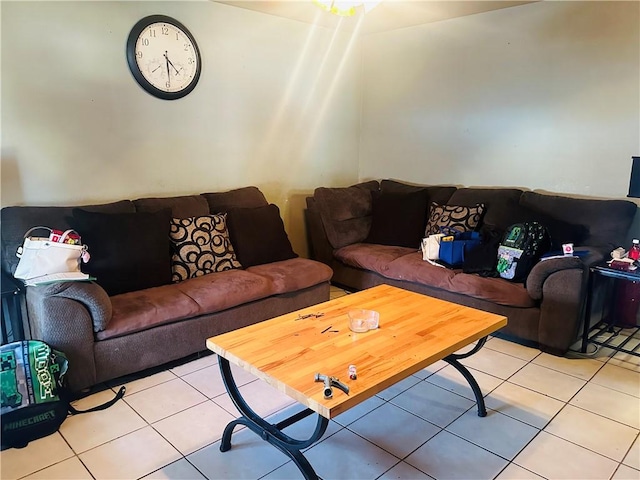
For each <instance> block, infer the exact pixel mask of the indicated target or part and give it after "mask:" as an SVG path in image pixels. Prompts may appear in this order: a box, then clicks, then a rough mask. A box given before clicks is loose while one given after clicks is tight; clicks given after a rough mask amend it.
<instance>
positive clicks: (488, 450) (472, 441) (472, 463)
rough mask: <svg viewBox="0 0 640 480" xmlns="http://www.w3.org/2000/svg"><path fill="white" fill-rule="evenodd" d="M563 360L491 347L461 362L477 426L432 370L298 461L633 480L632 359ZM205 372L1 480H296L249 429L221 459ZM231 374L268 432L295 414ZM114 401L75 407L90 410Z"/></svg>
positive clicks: (167, 386) (90, 424) (216, 385)
mask: <svg viewBox="0 0 640 480" xmlns="http://www.w3.org/2000/svg"><path fill="white" fill-rule="evenodd" d="M332 294H333V295H334V296H339V295H340V294H341V292H340V291H339V290H337V289H333V290H332ZM633 341H634V342H636V343H637V342H640V338H638V339H637V340H636V339H635V338H634V339H633ZM573 357H574V358H569V357H565V358H558V357H554V356H551V355H547V354H544V353H541V352H540V351H539V350H536V349H533V348H529V347H525V346H522V345H519V344H516V343H512V342H508V341H505V340H502V339H500V338H495V337H491V338H490V339H489V340H488V341H487V344H486V345H485V347H484V348H483V349H482V350H480V352H478V354H476V355H474V356H472V357H470V358H468V359H466V360H464V361H463V363H465V364H466V365H467V367H468V368H470V369H471V371H472V373H473V374H474V376H475V378H476V379H477V380H478V383H479V384H480V387H481V388H482V391H483V393H484V395H485V399H486V404H487V408H488V415H487V416H486V417H485V418H480V417H478V416H477V411H476V405H475V402H474V397H473V393H472V392H471V390H470V388H469V387H468V385H467V384H466V382H465V381H464V379H463V378H462V377H461V376H460V375H459V374H458V372H457V371H455V370H454V369H453V368H452V367H450V366H448V365H447V364H446V363H444V362H437V363H436V364H433V365H431V366H430V367H428V368H426V369H425V370H423V371H421V372H419V373H417V374H416V375H413V376H411V377H409V378H408V379H406V380H404V381H402V382H400V383H398V384H396V385H394V386H393V387H391V388H389V389H387V390H385V391H384V392H381V393H380V394H379V395H377V396H375V397H373V398H371V399H369V400H367V401H365V402H363V403H362V404H360V405H358V406H357V407H354V408H353V409H351V410H349V411H347V412H345V413H344V414H342V415H340V416H338V417H336V419H335V420H333V421H331V422H330V423H329V427H328V429H327V432H326V434H325V436H324V437H323V439H321V441H320V442H319V443H317V444H315V445H313V446H312V447H310V448H309V449H307V450H306V452H305V456H306V457H307V458H308V460H309V461H310V462H311V464H312V465H313V466H314V468H315V469H316V471H317V473H318V474H319V475H320V476H321V477H323V478H325V479H360V478H362V479H394V478H404V479H430V478H433V479H438V480H440V479H443V480H444V479H493V478H497V479H504V480H506V479H540V478H548V479H588V478H593V479H609V478H613V479H616V480H621V479H634V480H639V479H640V440H639V439H638V434H639V431H640V359H638V358H637V357H632V356H630V355H625V354H621V353H616V352H614V351H612V350H610V349H601V350H599V351H598V352H596V353H595V354H594V355H592V356H591V357H588V358H585V357H581V356H578V355H573ZM216 364H217V357H216V356H214V355H209V356H205V357H202V358H200V359H198V360H194V361H191V362H189V363H185V364H183V365H180V366H177V367H174V368H170V369H167V370H165V371H162V372H160V373H156V374H153V375H150V376H147V377H144V378H139V379H137V380H134V381H131V382H129V383H127V384H126V385H127V394H126V396H125V397H124V400H123V401H120V402H118V403H116V405H114V406H113V407H111V408H109V409H107V410H104V411H100V412H93V413H88V414H86V415H78V416H73V417H69V418H68V419H67V420H66V421H65V422H64V424H63V425H62V427H61V429H60V431H59V432H57V433H55V434H53V435H50V436H49V437H45V438H42V439H39V440H36V441H33V442H31V443H30V444H29V446H28V447H26V448H24V449H19V450H18V449H10V450H5V451H3V452H2V453H1V454H0V469H1V470H0V473H1V475H0V477H1V478H2V479H19V478H29V479H31V478H33V479H36V478H37V479H84V478H86V479H91V478H95V479H137V478H145V479H210V480H213V479H231V478H246V479H288V478H300V473H299V472H298V470H297V469H296V468H295V466H294V465H293V464H292V463H291V462H290V461H288V459H287V457H285V456H284V455H283V454H282V453H280V452H279V451H278V450H276V449H275V448H273V447H272V446H271V445H269V444H267V443H265V442H263V441H262V440H261V439H259V438H258V437H257V436H256V435H255V434H254V433H252V432H250V431H248V430H247V429H242V430H237V431H236V433H235V434H234V436H233V448H232V449H231V450H230V451H228V452H225V453H221V452H220V450H219V444H220V437H221V435H222V431H223V429H224V427H225V426H226V424H227V423H228V422H229V421H231V420H232V419H234V418H235V417H236V415H237V412H236V410H235V407H234V406H233V405H232V403H231V401H230V399H229V397H228V396H227V394H226V393H225V390H224V386H223V384H222V379H221V377H220V372H219V370H218V368H217V365H216ZM234 372H235V375H236V379H237V383H238V385H240V386H241V387H240V390H241V391H242V392H243V394H244V396H245V398H247V399H250V402H251V403H252V406H253V407H254V409H255V410H256V411H257V412H258V413H259V414H262V415H268V416H270V418H272V419H273V421H274V422H276V421H277V419H279V418H284V417H285V416H287V415H290V414H291V413H292V412H295V411H297V409H298V407H297V406H296V405H295V404H294V402H293V401H292V400H291V399H289V398H288V397H286V396H285V395H283V394H281V393H279V392H277V391H275V390H274V389H273V388H271V387H270V386H268V385H267V384H266V383H265V382H263V381H260V380H258V379H256V378H255V377H253V376H252V375H251V374H248V373H246V372H244V371H242V370H240V369H236V368H234ZM116 390H117V389H116V386H115V385H114V386H113V387H112V388H111V389H108V390H106V391H102V392H99V393H95V394H93V395H91V396H89V397H86V398H84V399H82V400H79V401H78V402H76V406H77V407H79V408H87V407H89V406H91V405H95V404H99V403H102V402H104V401H105V400H106V399H108V398H110V397H112V396H113V394H114V393H115V391H116ZM314 425H315V422H314V420H313V417H308V418H307V419H305V420H304V421H302V422H300V423H298V424H296V425H293V426H291V427H289V428H288V430H287V432H288V433H289V434H290V435H292V436H298V437H300V438H302V437H305V436H308V435H309V434H310V433H311V431H312V429H313V427H314Z"/></svg>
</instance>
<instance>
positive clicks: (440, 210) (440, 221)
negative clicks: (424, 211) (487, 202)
mask: <svg viewBox="0 0 640 480" xmlns="http://www.w3.org/2000/svg"><path fill="white" fill-rule="evenodd" d="M484 208H485V206H484V203H478V204H476V206H475V207H462V206H458V205H439V204H437V203H435V202H432V203H431V211H430V212H429V221H428V222H427V228H426V229H425V232H424V235H425V237H427V236H429V235H433V234H434V233H440V227H450V228H454V229H456V230H458V231H460V232H469V231H473V230H474V229H475V228H476V227H477V226H478V223H480V218H481V217H482V214H483V213H484Z"/></svg>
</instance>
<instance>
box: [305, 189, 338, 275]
mask: <svg viewBox="0 0 640 480" xmlns="http://www.w3.org/2000/svg"><path fill="white" fill-rule="evenodd" d="M304 216H305V223H306V227H307V243H308V248H309V258H311V259H312V260H317V261H318V262H322V263H324V264H326V265H329V266H331V263H332V262H333V247H332V246H331V244H330V243H329V239H328V238H327V232H326V231H325V229H324V225H323V224H322V218H321V217H320V212H319V210H318V205H317V204H316V202H315V200H314V198H313V197H307V208H306V209H305V211H304Z"/></svg>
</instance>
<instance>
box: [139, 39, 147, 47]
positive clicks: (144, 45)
mask: <svg viewBox="0 0 640 480" xmlns="http://www.w3.org/2000/svg"><path fill="white" fill-rule="evenodd" d="M140 43H142V46H143V47H148V46H149V39H148V38H143V39H142V40H141V41H140Z"/></svg>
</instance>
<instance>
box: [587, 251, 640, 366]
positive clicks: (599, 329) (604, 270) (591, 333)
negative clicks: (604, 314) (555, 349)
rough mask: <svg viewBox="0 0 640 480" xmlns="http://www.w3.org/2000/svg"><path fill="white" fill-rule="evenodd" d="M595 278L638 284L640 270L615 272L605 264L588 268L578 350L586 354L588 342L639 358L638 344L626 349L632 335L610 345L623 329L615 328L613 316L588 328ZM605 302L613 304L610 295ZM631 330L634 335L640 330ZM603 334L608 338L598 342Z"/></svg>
mask: <svg viewBox="0 0 640 480" xmlns="http://www.w3.org/2000/svg"><path fill="white" fill-rule="evenodd" d="M597 277H602V278H607V279H610V281H613V280H614V279H616V280H623V281H628V282H640V268H638V269H636V270H634V271H632V272H628V271H623V270H616V269H615V268H611V267H609V265H607V263H600V264H596V265H593V266H591V267H590V268H589V284H588V287H587V305H586V311H585V315H584V327H583V330H582V348H581V349H580V351H581V352H582V353H586V352H587V345H588V344H589V342H591V343H595V344H596V345H601V346H605V347H608V348H610V349H612V350H615V351H618V352H624V353H628V354H630V355H635V356H636V357H640V343H639V344H638V345H636V346H635V347H633V348H631V349H629V348H627V344H628V343H629V341H630V340H631V338H632V337H633V335H629V337H628V338H627V339H626V340H624V341H623V342H622V343H620V344H619V345H612V344H611V342H612V341H613V339H614V338H615V337H616V336H617V335H618V333H619V332H620V331H621V330H622V329H623V327H616V326H615V325H614V322H615V319H614V318H613V315H609V319H608V321H604V319H603V318H600V320H599V321H598V322H597V323H596V324H595V325H594V326H593V327H590V323H591V310H592V308H593V305H592V303H593V288H594V285H595V283H596V279H597ZM611 290H612V289H610V290H609V292H611ZM605 301H608V302H609V303H610V304H612V303H613V302H614V298H612V294H611V293H609V294H608V298H607V299H606V300H605ZM625 328H627V327H625ZM631 328H635V332H634V335H635V333H636V332H638V330H640V326H638V325H636V326H635V327H631ZM605 333H608V334H609V335H608V337H606V338H602V339H600V340H598V337H602V335H603V334H605Z"/></svg>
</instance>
